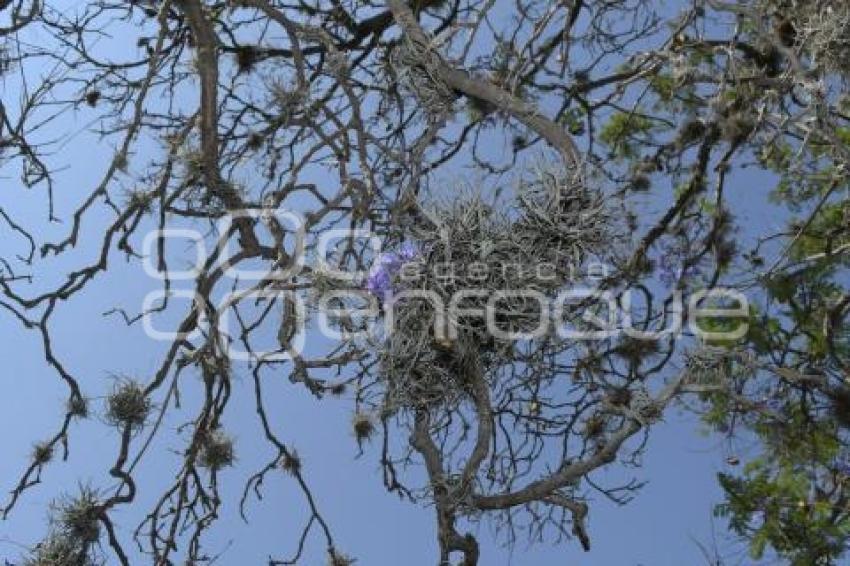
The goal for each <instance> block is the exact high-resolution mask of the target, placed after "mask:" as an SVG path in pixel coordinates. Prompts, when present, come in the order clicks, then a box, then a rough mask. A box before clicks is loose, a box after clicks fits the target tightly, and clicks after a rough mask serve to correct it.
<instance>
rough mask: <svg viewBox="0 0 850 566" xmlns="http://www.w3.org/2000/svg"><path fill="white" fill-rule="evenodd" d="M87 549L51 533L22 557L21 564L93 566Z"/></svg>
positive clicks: (30, 565)
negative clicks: (28, 553)
mask: <svg viewBox="0 0 850 566" xmlns="http://www.w3.org/2000/svg"><path fill="white" fill-rule="evenodd" d="M88 554H89V553H88V549H87V548H86V547H85V546H82V545H80V544H79V543H78V542H76V541H73V540H71V539H69V538H68V537H65V536H63V535H60V534H51V535H50V536H48V537H47V539H45V540H44V541H42V542H41V543H39V545H38V546H37V547H35V548H34V549H33V550H32V552H31V553H30V555H29V556H27V557H26V558H24V559H23V560H22V562H21V566H95V564H96V562H95V561H94V560H92V559H91V557H90V556H89V555H88Z"/></svg>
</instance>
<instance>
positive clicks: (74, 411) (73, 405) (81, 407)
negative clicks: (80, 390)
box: [65, 395, 89, 419]
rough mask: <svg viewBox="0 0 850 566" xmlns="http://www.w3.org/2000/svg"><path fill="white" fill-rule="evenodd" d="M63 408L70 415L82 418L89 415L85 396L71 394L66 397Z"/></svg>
mask: <svg viewBox="0 0 850 566" xmlns="http://www.w3.org/2000/svg"><path fill="white" fill-rule="evenodd" d="M65 410H66V411H68V414H69V415H71V416H72V417H76V418H78V419H84V418H86V417H88V416H89V404H88V401H87V400H86V398H85V397H83V396H81V395H72V396H71V397H70V398H69V399H68V403H67V406H66V407H65Z"/></svg>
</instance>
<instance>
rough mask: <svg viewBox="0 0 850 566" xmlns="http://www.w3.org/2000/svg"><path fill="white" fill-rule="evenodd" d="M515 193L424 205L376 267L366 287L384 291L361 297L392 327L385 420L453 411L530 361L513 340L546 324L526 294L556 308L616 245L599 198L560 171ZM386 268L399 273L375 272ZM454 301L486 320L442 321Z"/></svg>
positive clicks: (384, 348) (384, 363)
mask: <svg viewBox="0 0 850 566" xmlns="http://www.w3.org/2000/svg"><path fill="white" fill-rule="evenodd" d="M515 194H516V198H515V199H514V200H513V202H510V203H507V205H506V206H505V205H504V203H501V202H495V201H493V202H491V201H489V200H488V199H487V197H485V196H484V195H483V194H482V192H481V191H480V190H478V189H477V188H473V187H460V190H458V191H455V192H454V193H453V194H452V195H451V196H450V197H445V198H443V199H442V200H437V199H435V200H433V201H431V202H426V203H424V204H423V211H424V213H423V216H422V218H423V220H421V221H418V222H417V223H416V224H414V225H412V226H411V227H410V228H409V235H407V236H406V242H405V244H402V247H401V248H399V250H398V251H396V252H390V253H389V254H384V257H383V258H378V260H376V262H375V265H376V266H377V268H378V269H379V272H378V273H373V274H371V275H370V282H372V283H374V282H376V281H377V282H380V283H381V285H372V287H369V286H367V289H369V290H370V291H373V292H374V294H375V295H376V296H377V297H378V298H379V299H381V300H382V301H383V304H384V307H385V308H384V312H385V313H386V315H385V316H386V317H388V318H389V317H391V319H390V320H388V322H389V323H391V324H387V325H386V330H387V334H386V336H384V337H382V339H381V340H380V341H379V347H378V352H377V357H378V361H379V365H378V371H379V375H378V377H379V378H380V379H381V381H382V382H383V384H384V386H385V391H386V395H385V397H386V398H385V400H384V405H385V406H386V407H388V408H389V409H390V410H394V409H398V408H429V407H434V406H442V407H452V406H456V405H457V404H458V403H459V402H463V401H464V400H465V399H468V398H469V396H470V394H471V391H472V388H473V387H474V386H475V385H474V384H475V383H476V382H477V381H478V379H479V378H483V379H485V380H486V381H488V382H491V383H492V382H493V381H494V380H495V379H497V378H498V374H499V372H501V371H508V370H507V368H509V366H512V365H517V364H529V365H533V364H534V363H537V362H536V361H534V360H530V359H529V358H528V354H527V352H522V351H521V348H522V347H523V346H522V342H521V339H520V338H519V337H520V336H521V334H522V333H530V332H534V331H535V330H536V329H537V328H539V327H540V326H541V322H542V321H541V316H542V315H544V314H545V313H544V311H543V309H541V306H540V303H539V302H538V301H537V300H535V299H531V298H529V293H534V295H535V296H536V297H539V296H543V297H544V298H549V299H554V297H555V296H557V294H558V292H559V291H560V290H562V289H563V288H564V287H565V286H566V285H567V284H568V283H569V281H570V280H571V278H572V277H573V276H574V275H575V273H576V272H577V271H579V269H581V266H583V265H586V264H587V263H588V262H589V261H590V260H591V259H594V260H596V259H601V258H605V259H607V258H608V257H609V254H612V251H613V250H614V249H615V247H616V246H617V242H618V241H620V239H619V238H618V236H617V233H616V226H617V225H618V223H617V222H616V221H615V218H614V217H613V215H612V213H611V211H610V210H609V207H608V206H607V205H606V204H605V198H604V196H603V194H602V193H601V191H597V190H594V189H591V188H590V187H588V186H587V185H586V184H585V182H584V181H583V180H582V179H581V178H580V177H579V176H578V175H577V174H576V172H575V171H572V170H569V169H568V168H566V167H564V166H559V165H557V164H556V163H554V162H551V161H540V162H538V163H536V164H535V165H534V166H533V167H531V168H529V169H528V170H527V171H526V172H525V173H524V174H523V177H522V178H521V179H520V180H519V181H518V186H517V187H516V190H515ZM405 245H406V246H408V247H407V248H405V247H404V246H405ZM407 249H412V250H416V252H415V253H405V251H406V250H407ZM388 257H389V259H390V260H392V261H388ZM397 264H398V265H397ZM384 265H391V266H395V267H397V269H394V270H386V269H385V270H384V271H380V269H383V267H382V266H384ZM411 266H413V267H415V268H414V269H407V268H408V267H411ZM373 270H374V268H373ZM390 271H391V272H390ZM376 275H383V276H384V277H383V278H381V279H380V280H378V278H377V277H376ZM387 295H389V298H387ZM435 297H437V298H438V299H439V300H435V299H434V298H435ZM458 297H462V300H460V301H459V303H458V304H457V306H458V307H460V308H461V309H463V310H464V311H465V312H466V313H476V312H477V313H485V312H489V315H488V316H487V317H485V316H483V315H482V314H462V313H461V314H458V315H455V314H452V313H449V314H448V315H447V316H443V315H445V309H441V308H440V306H439V305H440V303H442V305H450V304H453V303H452V302H453V301H455V300H456V299H457V298H458ZM493 297H497V298H498V300H497V301H495V302H493V301H491V299H492V298H493ZM449 318H451V320H449ZM493 326H495V327H496V331H494V328H493ZM541 355H542V354H541ZM539 363H540V364H546V363H547V362H546V360H544V359H540V360H539Z"/></svg>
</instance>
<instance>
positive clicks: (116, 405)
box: [106, 379, 151, 428]
mask: <svg viewBox="0 0 850 566" xmlns="http://www.w3.org/2000/svg"><path fill="white" fill-rule="evenodd" d="M150 410H151V403H150V399H148V397H147V395H145V390H144V389H143V388H142V386H141V384H139V383H138V382H137V381H134V380H132V379H125V380H122V381H121V382H119V383H118V384H117V385H116V386H115V388H114V389H113V391H112V393H111V394H110V395H109V397H108V398H107V407H106V418H107V420H108V421H109V422H110V423H111V424H113V425H115V426H130V427H131V428H141V427H143V426H144V424H145V420H146V419H147V417H148V414H149V413H150Z"/></svg>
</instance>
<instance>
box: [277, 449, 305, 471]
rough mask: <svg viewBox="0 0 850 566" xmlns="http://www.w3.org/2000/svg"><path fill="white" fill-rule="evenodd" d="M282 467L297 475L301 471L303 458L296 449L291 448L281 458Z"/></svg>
mask: <svg viewBox="0 0 850 566" xmlns="http://www.w3.org/2000/svg"><path fill="white" fill-rule="evenodd" d="M280 468H281V469H282V470H283V471H284V472H286V473H288V474H291V475H293V476H294V475H296V474H298V473H299V472H300V471H301V458H300V457H299V456H298V452H296V451H295V449H292V448H291V449H289V450H288V451H287V452H286V453H285V454H284V455H283V456H282V457H281V459H280Z"/></svg>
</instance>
